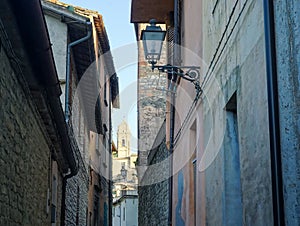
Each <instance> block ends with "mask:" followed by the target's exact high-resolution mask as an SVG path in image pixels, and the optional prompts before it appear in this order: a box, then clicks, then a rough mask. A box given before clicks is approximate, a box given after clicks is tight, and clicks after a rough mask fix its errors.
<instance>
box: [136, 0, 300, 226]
mask: <svg viewBox="0 0 300 226" xmlns="http://www.w3.org/2000/svg"><path fill="white" fill-rule="evenodd" d="M171 2H172V3H173V5H172V4H171ZM156 6H157V7H156ZM158 8H159V9H158ZM299 10H300V7H299V4H297V3H295V2H294V1H291V2H289V3H287V2H280V1H275V2H273V1H263V2H260V1H251V0H248V1H247V0H245V1H229V2H228V1H226V2H224V1H170V5H168V4H167V2H165V4H160V3H157V4H156V3H155V2H151V5H150V4H148V3H147V2H146V1H132V17H131V21H132V22H133V23H135V24H139V23H146V22H147V21H149V20H150V19H152V18H155V19H157V20H158V21H159V22H163V21H164V22H165V24H166V26H167V29H168V27H173V28H174V35H175V37H174V42H175V43H176V44H178V45H180V46H181V51H179V52H176V51H175V58H174V62H173V63H175V65H178V66H186V65H194V66H200V75H201V76H200V79H199V82H200V85H201V89H202V92H201V93H199V94H197V92H196V91H195V89H194V88H195V87H194V85H193V84H191V83H190V82H188V81H185V80H184V79H181V80H180V81H179V80H177V81H176V82H175V83H174V85H175V86H176V87H177V93H176V97H175V98H176V99H175V111H176V113H175V120H170V121H169V120H168V119H167V120H166V123H167V124H168V123H170V124H172V121H173V123H174V130H173V132H174V136H173V137H174V141H172V139H171V138H172V131H170V133H169V134H168V129H167V133H166V139H167V140H168V137H170V138H169V140H170V142H171V145H172V144H173V145H174V150H172V149H171V151H173V155H172V166H171V170H172V175H173V177H172V178H171V184H172V186H171V190H170V191H169V192H170V194H171V196H172V202H171V205H170V206H169V215H170V221H169V225H273V224H280V225H297V224H298V223H299V213H297V211H296V208H297V204H296V202H297V198H296V196H297V194H298V193H299V179H297V178H296V177H295V176H296V175H297V173H296V172H297V170H298V169H299V163H298V162H297V160H296V159H297V157H296V156H297V153H298V152H297V151H296V150H295V149H294V147H296V146H299V140H298V138H296V137H299V130H298V129H296V128H298V127H299V126H298V123H296V121H295V120H296V118H297V117H298V116H297V115H299V114H298V109H297V108H296V107H295V104H296V103H297V102H298V100H299V98H298V94H297V93H298V92H297V91H295V90H298V89H297V87H298V86H297V84H295V81H296V80H297V79H298V78H299V73H297V72H296V71H297V70H298V69H299V60H298V59H299V57H298V51H287V49H290V50H292V49H293V50H295V46H297V43H298V41H297V40H296V39H295V37H296V36H295V35H296V34H297V28H296V27H297V26H296V25H295V21H296V20H297V16H295V15H297V13H295V12H299ZM162 11H163V12H162ZM273 12H274V15H275V16H274V17H273ZM168 15H173V17H172V19H171V20H170V19H166V18H168ZM195 21H197V23H196V22H195ZM288 21H289V22H288ZM287 24H289V26H288V25H287ZM136 26H137V25H136ZM272 26H273V28H274V27H275V28H276V29H275V30H274V29H272ZM283 33H285V34H288V35H282V34H283ZM137 34H138V33H137ZM139 37H140V36H139V34H138V38H139ZM274 37H275V39H274ZM288 40H289V41H288ZM272 43H273V44H272ZM149 67H150V66H149ZM283 74H284V75H283ZM276 80H277V81H278V83H277V81H276ZM274 81H275V82H274ZM272 82H273V83H272ZM276 93H277V94H278V97H277V96H276ZM274 98H275V99H274ZM273 100H275V104H274V101H273ZM277 104H278V107H276V106H277ZM288 112H289V113H288ZM274 115H275V117H274ZM288 115H289V117H288ZM287 118H289V119H288V120H287ZM167 127H168V125H167ZM290 130H292V132H287V131H290ZM288 141H289V142H288ZM290 141H291V142H290ZM287 142H288V143H287ZM167 144H168V142H167ZM280 159H281V160H282V161H280ZM281 169H282V170H281ZM291 186H292V187H293V189H291ZM148 194H149V191H144V192H143V194H140V195H141V196H147V195H148ZM140 201H141V200H140ZM151 207H152V206H151ZM151 207H150V206H149V205H148V206H147V205H146V206H141V208H142V209H141V210H139V211H140V212H142V211H145V210H146V208H151ZM152 208H153V209H154V210H153V211H155V210H156V209H155V207H152ZM144 225H151V223H148V224H147V223H145V224H144Z"/></svg>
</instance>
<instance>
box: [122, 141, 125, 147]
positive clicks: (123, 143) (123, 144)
mask: <svg viewBox="0 0 300 226" xmlns="http://www.w3.org/2000/svg"><path fill="white" fill-rule="evenodd" d="M122 146H123V147H125V139H122Z"/></svg>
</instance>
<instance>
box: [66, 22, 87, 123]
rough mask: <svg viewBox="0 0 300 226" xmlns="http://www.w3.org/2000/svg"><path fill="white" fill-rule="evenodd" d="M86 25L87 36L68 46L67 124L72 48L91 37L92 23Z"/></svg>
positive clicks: (67, 119) (67, 118) (67, 117)
mask: <svg viewBox="0 0 300 226" xmlns="http://www.w3.org/2000/svg"><path fill="white" fill-rule="evenodd" d="M86 25H87V26H88V32H87V35H86V36H84V37H82V38H80V39H78V40H76V41H74V42H71V43H69V44H68V48H67V64H66V67H67V69H66V88H65V118H66V122H67V123H68V122H69V114H70V113H69V85H70V84H69V83H70V73H71V72H70V60H71V47H73V46H75V45H78V44H79V43H81V42H84V41H86V40H88V39H89V38H90V37H91V34H92V32H91V27H90V26H91V22H86Z"/></svg>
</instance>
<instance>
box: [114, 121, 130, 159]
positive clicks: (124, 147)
mask: <svg viewBox="0 0 300 226" xmlns="http://www.w3.org/2000/svg"><path fill="white" fill-rule="evenodd" d="M117 139H118V157H119V158H120V157H128V156H130V139H131V132H130V129H129V126H128V124H127V123H126V122H125V121H124V120H123V121H122V123H121V124H120V125H119V126H118V132H117Z"/></svg>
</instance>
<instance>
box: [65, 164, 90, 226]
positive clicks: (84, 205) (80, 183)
mask: <svg viewBox="0 0 300 226" xmlns="http://www.w3.org/2000/svg"><path fill="white" fill-rule="evenodd" d="M88 184H89V178H88V175H87V170H86V167H85V165H84V163H83V161H82V160H81V161H79V172H78V174H77V175H76V176H74V177H72V178H70V179H68V181H67V189H66V194H67V195H66V202H65V203H66V220H65V222H66V225H70V226H73V225H74V226H75V225H86V222H87V219H88V216H87V209H88Z"/></svg>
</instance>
